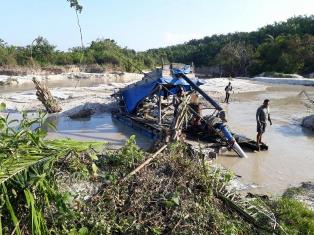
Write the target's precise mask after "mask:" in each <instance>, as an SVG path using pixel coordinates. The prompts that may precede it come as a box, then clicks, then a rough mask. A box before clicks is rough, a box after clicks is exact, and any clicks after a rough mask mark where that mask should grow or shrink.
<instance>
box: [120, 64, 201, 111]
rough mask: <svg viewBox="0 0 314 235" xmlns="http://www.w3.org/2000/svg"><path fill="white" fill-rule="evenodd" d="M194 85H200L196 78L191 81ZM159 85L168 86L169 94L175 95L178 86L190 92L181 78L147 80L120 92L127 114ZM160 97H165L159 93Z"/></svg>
mask: <svg viewBox="0 0 314 235" xmlns="http://www.w3.org/2000/svg"><path fill="white" fill-rule="evenodd" d="M189 72H190V71H187V70H185V68H184V70H178V69H176V70H175V71H174V70H173V74H178V73H189ZM193 82H194V83H195V84H196V85H198V86H199V85H201V84H203V83H201V82H200V81H199V80H198V79H197V78H195V79H194V80H193ZM159 84H162V85H168V86H167V89H168V90H169V91H170V93H171V94H176V93H177V91H178V86H181V87H183V89H184V90H185V91H189V90H191V87H190V85H189V84H188V83H187V82H186V81H185V80H184V79H183V78H176V77H161V78H159V79H156V80H152V81H150V80H148V81H147V82H146V83H143V84H140V85H138V86H134V87H131V88H129V89H126V90H124V91H123V92H122V96H123V100H124V102H125V105H126V111H127V112H128V113H133V112H134V111H135V109H136V107H137V105H138V104H139V103H140V102H141V101H142V100H143V99H145V98H146V97H148V96H149V95H151V93H152V92H153V91H154V89H155V88H156V86H158V85H159ZM160 95H162V96H163V95H165V94H164V92H161V93H160Z"/></svg>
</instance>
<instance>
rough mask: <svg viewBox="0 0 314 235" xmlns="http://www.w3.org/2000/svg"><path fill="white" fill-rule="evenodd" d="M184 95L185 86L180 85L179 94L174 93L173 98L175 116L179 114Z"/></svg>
mask: <svg viewBox="0 0 314 235" xmlns="http://www.w3.org/2000/svg"><path fill="white" fill-rule="evenodd" d="M183 96H184V90H183V87H181V86H179V87H178V91H177V94H176V95H173V99H172V105H173V107H174V113H173V116H174V118H176V116H177V115H178V109H179V105H180V104H181V102H182V98H183Z"/></svg>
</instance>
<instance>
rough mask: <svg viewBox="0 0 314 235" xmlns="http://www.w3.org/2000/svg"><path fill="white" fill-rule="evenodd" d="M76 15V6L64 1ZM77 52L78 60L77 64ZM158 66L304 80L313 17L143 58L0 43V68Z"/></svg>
mask: <svg viewBox="0 0 314 235" xmlns="http://www.w3.org/2000/svg"><path fill="white" fill-rule="evenodd" d="M68 2H70V6H71V7H72V8H74V9H75V11H76V12H81V11H82V7H81V6H80V5H79V3H78V1H75V0H68ZM82 51H83V53H84V58H82ZM162 60H163V61H164V62H166V63H167V62H180V63H191V62H193V63H194V64H195V66H197V67H201V66H208V67H210V66H219V67H220V68H221V69H222V71H223V73H224V75H228V76H229V75H232V76H246V75H256V74H259V73H261V72H271V71H276V72H283V73H299V74H309V73H312V72H314V15H312V16H298V17H293V18H290V19H288V20H287V21H285V22H280V23H274V24H272V25H267V26H265V27H262V28H260V29H258V30H256V31H252V32H236V33H229V34H224V35H212V36H210V37H204V38H202V39H198V40H196V39H193V40H190V41H188V42H186V43H183V44H178V45H175V46H168V47H163V48H157V49H149V50H147V51H143V52H136V51H135V50H132V49H128V48H123V47H121V46H119V45H118V44H117V43H116V42H115V41H114V40H111V39H97V40H95V41H92V42H91V43H90V44H89V46H87V47H84V48H83V47H76V48H71V49H70V50H69V51H67V52H64V51H58V50H56V47H55V46H53V45H51V44H50V43H49V42H48V40H46V39H44V38H42V37H38V38H37V39H35V40H34V43H33V45H28V46H26V47H17V46H12V45H8V44H7V43H5V42H4V41H3V40H1V39H0V65H26V66H29V65H34V64H38V65H68V64H81V63H82V64H95V63H96V64H100V65H109V64H110V65H113V66H116V67H119V68H120V69H122V70H126V71H134V69H135V68H134V66H132V65H131V64H135V65H136V66H137V67H139V68H142V69H144V68H147V69H150V68H153V67H155V66H157V65H161V63H162Z"/></svg>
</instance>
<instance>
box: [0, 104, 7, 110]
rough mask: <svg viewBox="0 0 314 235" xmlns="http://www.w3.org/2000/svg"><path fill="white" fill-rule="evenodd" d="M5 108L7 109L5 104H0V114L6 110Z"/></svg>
mask: <svg viewBox="0 0 314 235" xmlns="http://www.w3.org/2000/svg"><path fill="white" fill-rule="evenodd" d="M5 108H6V105H5V103H0V112H1V111H3V110H5Z"/></svg>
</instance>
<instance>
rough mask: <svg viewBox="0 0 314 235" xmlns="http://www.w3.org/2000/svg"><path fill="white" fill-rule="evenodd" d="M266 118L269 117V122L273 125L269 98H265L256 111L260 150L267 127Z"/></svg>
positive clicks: (258, 147)
mask: <svg viewBox="0 0 314 235" xmlns="http://www.w3.org/2000/svg"><path fill="white" fill-rule="evenodd" d="M266 119H268V121H269V124H270V125H272V121H271V119H270V113H269V99H266V100H264V102H263V104H262V105H261V106H260V107H259V108H258V109H257V111H256V122H257V136H256V143H257V149H258V151H260V144H261V142H262V135H263V133H264V132H265V129H266V126H267V123H266Z"/></svg>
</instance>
